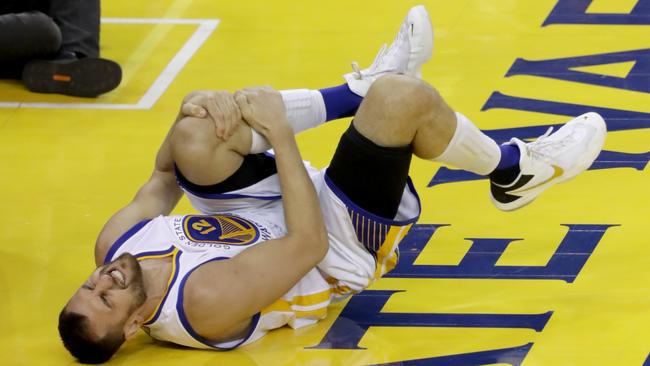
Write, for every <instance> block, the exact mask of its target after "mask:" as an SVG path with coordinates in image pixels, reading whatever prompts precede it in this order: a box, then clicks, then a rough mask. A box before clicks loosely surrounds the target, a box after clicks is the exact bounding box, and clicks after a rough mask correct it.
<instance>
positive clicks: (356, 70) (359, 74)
mask: <svg viewBox="0 0 650 366" xmlns="http://www.w3.org/2000/svg"><path fill="white" fill-rule="evenodd" d="M387 49H388V46H387V45H386V44H385V43H384V45H383V46H381V49H379V52H378V53H377V56H375V60H374V61H372V65H370V67H369V68H368V69H367V70H365V72H364V70H361V68H360V67H359V63H358V62H356V61H352V70H353V73H354V78H355V79H357V80H362V79H363V77H364V76H367V75H372V74H373V71H374V70H375V69H377V67H378V66H379V65H380V64H381V63H382V59H383V58H384V55H385V54H386V50H387Z"/></svg>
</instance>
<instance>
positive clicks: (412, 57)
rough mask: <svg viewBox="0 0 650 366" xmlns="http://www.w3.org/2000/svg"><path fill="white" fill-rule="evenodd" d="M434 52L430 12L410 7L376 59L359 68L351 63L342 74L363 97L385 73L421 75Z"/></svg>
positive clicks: (420, 6)
mask: <svg viewBox="0 0 650 366" xmlns="http://www.w3.org/2000/svg"><path fill="white" fill-rule="evenodd" d="M432 52H433V28H432V27H431V20H429V13H427V10H426V9H425V8H424V6H423V5H418V6H416V7H413V8H411V10H409V13H408V15H407V16H406V19H404V22H403V23H402V26H401V28H400V30H399V33H397V36H396V37H395V40H394V41H393V43H392V44H391V45H390V47H386V45H384V46H383V47H382V48H381V49H380V50H379V53H378V54H377V56H376V57H375V61H374V62H373V63H372V65H370V67H368V68H367V69H363V70H361V69H360V68H359V65H358V64H357V63H356V62H353V63H352V69H353V70H354V71H353V72H351V73H349V74H345V75H343V77H344V78H345V80H346V81H347V82H348V86H349V87H350V90H352V91H353V92H354V93H355V94H357V95H359V96H362V97H364V96H365V95H366V93H367V92H368V89H369V88H370V85H372V83H373V82H375V80H377V79H378V78H379V77H381V76H382V75H385V74H404V75H410V76H413V77H417V78H420V77H421V75H422V72H421V69H422V64H424V63H425V62H427V61H429V60H430V59H431V53H432Z"/></svg>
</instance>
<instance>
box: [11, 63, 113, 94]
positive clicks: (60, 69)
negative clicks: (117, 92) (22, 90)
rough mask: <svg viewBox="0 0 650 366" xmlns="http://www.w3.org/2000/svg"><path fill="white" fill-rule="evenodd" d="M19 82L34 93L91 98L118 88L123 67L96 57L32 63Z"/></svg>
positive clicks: (28, 65)
mask: <svg viewBox="0 0 650 366" xmlns="http://www.w3.org/2000/svg"><path fill="white" fill-rule="evenodd" d="M22 79H23V83H24V84H25V86H26V87H27V89H29V90H30V91H32V92H35V93H57V94H65V95H71V96H76V97H86V98H92V97H96V96H98V95H100V94H104V93H107V92H109V91H111V90H113V89H115V88H117V86H118V85H120V81H122V68H121V67H120V65H119V64H117V63H116V62H114V61H111V60H107V59H103V58H97V57H83V58H76V57H72V58H58V59H54V60H34V61H31V62H29V63H28V64H27V65H25V68H24V69H23V75H22Z"/></svg>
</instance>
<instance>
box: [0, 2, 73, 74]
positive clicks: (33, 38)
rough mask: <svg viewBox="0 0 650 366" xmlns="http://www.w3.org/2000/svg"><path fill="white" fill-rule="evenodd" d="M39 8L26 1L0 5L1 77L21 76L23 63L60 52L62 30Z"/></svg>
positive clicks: (35, 4) (50, 56) (49, 56)
mask: <svg viewBox="0 0 650 366" xmlns="http://www.w3.org/2000/svg"><path fill="white" fill-rule="evenodd" d="M30 8H31V10H30V11H25V10H27V9H30ZM40 8H42V6H38V4H37V3H31V4H28V3H27V2H24V3H23V2H20V3H16V4H13V3H12V2H11V1H8V2H7V3H3V4H2V5H0V78H3V79H20V78H21V77H22V72H23V68H24V66H25V64H26V63H28V62H29V61H31V60H33V59H39V58H52V57H54V56H56V54H57V52H58V51H59V49H60V47H61V31H60V30H59V27H57V25H56V24H55V23H54V21H53V20H52V18H50V17H49V16H47V15H46V14H44V13H43V12H42V11H39V10H41V9H40Z"/></svg>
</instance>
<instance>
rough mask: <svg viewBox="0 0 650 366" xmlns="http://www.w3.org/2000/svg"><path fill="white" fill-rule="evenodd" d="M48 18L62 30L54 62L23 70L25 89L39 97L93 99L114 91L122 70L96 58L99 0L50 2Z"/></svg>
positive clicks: (46, 61)
mask: <svg viewBox="0 0 650 366" xmlns="http://www.w3.org/2000/svg"><path fill="white" fill-rule="evenodd" d="M48 5H49V9H48V15H49V16H50V17H52V19H53V20H54V22H55V23H56V24H57V25H58V26H59V29H60V30H61V37H62V44H61V48H60V50H59V52H58V54H57V56H56V58H55V59H51V60H35V61H32V62H30V63H28V64H27V65H26V66H25V69H24V70H23V82H24V83H25V86H26V87H27V88H28V89H29V90H31V91H34V92H38V93H60V94H67V95H73V96H80V97H96V96H98V95H100V94H103V93H107V92H109V91H111V90H113V89H115V88H116V87H117V86H118V85H119V84H120V81H121V80H122V69H121V68H120V66H119V65H118V64H117V63H116V62H114V61H111V60H107V59H102V58H99V26H100V2H99V0H49V1H48Z"/></svg>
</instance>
